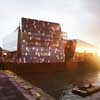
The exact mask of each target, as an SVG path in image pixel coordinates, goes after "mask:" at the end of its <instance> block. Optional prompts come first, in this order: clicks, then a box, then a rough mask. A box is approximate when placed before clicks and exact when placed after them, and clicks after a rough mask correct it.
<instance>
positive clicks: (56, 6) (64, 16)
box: [0, 0, 100, 46]
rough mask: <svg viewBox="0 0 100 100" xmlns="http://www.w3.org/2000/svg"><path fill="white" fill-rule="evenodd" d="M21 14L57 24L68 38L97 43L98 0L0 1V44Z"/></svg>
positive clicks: (98, 36) (99, 5)
mask: <svg viewBox="0 0 100 100" xmlns="http://www.w3.org/2000/svg"><path fill="white" fill-rule="evenodd" d="M21 17H26V18H32V19H40V20H44V21H51V22H57V23H60V25H61V29H62V31H64V32H67V33H68V38H70V39H81V40H84V41H86V42H89V43H91V44H94V45H97V46H99V44H100V28H99V27H100V0H0V46H2V40H3V39H5V38H4V37H5V36H8V35H9V34H10V33H12V32H13V31H14V30H15V29H16V28H17V27H18V26H19V23H20V21H21Z"/></svg>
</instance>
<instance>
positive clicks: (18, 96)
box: [0, 72, 27, 100]
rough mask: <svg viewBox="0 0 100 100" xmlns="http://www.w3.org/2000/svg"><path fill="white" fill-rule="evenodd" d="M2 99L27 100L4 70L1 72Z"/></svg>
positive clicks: (0, 98)
mask: <svg viewBox="0 0 100 100" xmlns="http://www.w3.org/2000/svg"><path fill="white" fill-rule="evenodd" d="M0 100H27V99H26V98H25V97H24V96H23V95H22V93H21V92H20V91H19V90H18V89H17V88H16V87H15V86H14V85H13V84H12V82H11V81H10V80H9V78H8V76H7V75H6V74H5V73H3V72H0Z"/></svg>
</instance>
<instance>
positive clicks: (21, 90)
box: [0, 70, 54, 100]
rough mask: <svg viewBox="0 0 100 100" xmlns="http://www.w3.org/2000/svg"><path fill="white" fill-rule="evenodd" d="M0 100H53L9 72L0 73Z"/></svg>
mask: <svg viewBox="0 0 100 100" xmlns="http://www.w3.org/2000/svg"><path fill="white" fill-rule="evenodd" d="M0 100H54V98H52V97H51V96H49V95H48V94H46V93H45V92H44V91H43V90H42V89H40V88H38V87H35V86H34V85H32V84H30V83H29V82H27V81H25V80H23V79H22V78H21V77H19V76H17V75H16V74H15V73H13V72H11V71H8V70H7V71H0Z"/></svg>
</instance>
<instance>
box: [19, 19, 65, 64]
mask: <svg viewBox="0 0 100 100" xmlns="http://www.w3.org/2000/svg"><path fill="white" fill-rule="evenodd" d="M20 37H21V41H20V44H19V45H20V47H21V49H20V50H21V56H22V60H23V62H31V63H35V62H37V63H43V62H45V63H56V62H64V49H63V48H61V46H60V42H61V28H60V25H59V24H58V23H51V22H45V21H39V20H33V19H26V18H22V27H21V35H20Z"/></svg>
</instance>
